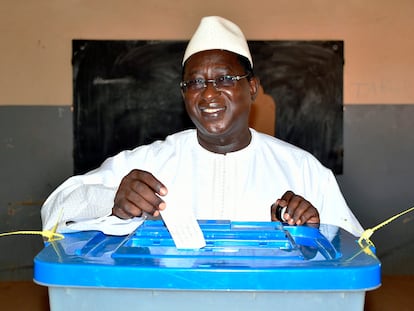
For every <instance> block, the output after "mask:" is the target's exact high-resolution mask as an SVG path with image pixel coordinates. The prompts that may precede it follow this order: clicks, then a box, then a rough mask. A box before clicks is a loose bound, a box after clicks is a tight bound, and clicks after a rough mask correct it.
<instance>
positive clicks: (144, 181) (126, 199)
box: [112, 169, 167, 219]
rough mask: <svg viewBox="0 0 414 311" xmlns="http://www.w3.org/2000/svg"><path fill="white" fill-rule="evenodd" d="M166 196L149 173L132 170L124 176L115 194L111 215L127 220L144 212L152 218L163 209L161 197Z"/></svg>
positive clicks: (162, 187)
mask: <svg viewBox="0 0 414 311" xmlns="http://www.w3.org/2000/svg"><path fill="white" fill-rule="evenodd" d="M166 194H167V187H165V186H164V184H162V183H161V182H160V181H159V180H158V179H156V178H155V177H154V176H153V175H152V174H151V173H149V172H146V171H141V170H137V169H134V170H132V171H131V172H129V174H128V175H126V176H125V177H124V178H123V179H122V181H121V183H120V185H119V188H118V191H117V192H116V195H115V199H114V206H113V208H112V215H115V216H117V217H119V218H123V219H128V218H132V217H137V216H138V217H139V216H142V213H143V212H146V213H148V214H150V215H153V216H154V217H156V216H158V215H159V213H160V210H163V209H164V208H165V202H164V201H163V200H162V198H161V197H162V196H165V195H166Z"/></svg>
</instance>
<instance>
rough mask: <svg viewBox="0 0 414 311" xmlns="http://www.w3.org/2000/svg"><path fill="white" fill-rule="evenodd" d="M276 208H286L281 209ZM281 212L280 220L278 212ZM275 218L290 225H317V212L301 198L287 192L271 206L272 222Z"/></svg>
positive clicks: (318, 220)
mask: <svg viewBox="0 0 414 311" xmlns="http://www.w3.org/2000/svg"><path fill="white" fill-rule="evenodd" d="M278 206H280V207H281V208H282V207H286V209H285V210H284V211H283V209H281V208H279V209H278ZM280 211H283V214H281V215H280V216H281V217H280V218H281V219H280V218H278V212H279V213H280ZM274 218H276V219H277V220H279V221H286V222H287V223H288V224H290V225H303V224H305V223H309V224H310V223H314V224H316V223H319V222H320V219H319V213H318V210H317V209H316V208H315V207H314V206H313V205H312V204H311V203H310V202H309V201H307V200H306V199H304V198H303V197H302V196H299V195H296V194H294V193H293V192H292V191H287V192H286V193H285V194H284V195H283V196H282V198H281V199H279V200H277V201H276V203H275V204H274V206H272V220H273V219H274Z"/></svg>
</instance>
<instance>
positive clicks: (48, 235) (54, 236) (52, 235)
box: [0, 209, 65, 242]
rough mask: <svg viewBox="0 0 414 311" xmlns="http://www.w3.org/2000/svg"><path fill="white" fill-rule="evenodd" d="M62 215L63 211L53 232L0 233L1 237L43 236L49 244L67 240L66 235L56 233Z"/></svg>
mask: <svg viewBox="0 0 414 311" xmlns="http://www.w3.org/2000/svg"><path fill="white" fill-rule="evenodd" d="M62 214H63V209H61V210H60V213H59V217H58V220H57V222H56V224H55V225H54V226H53V228H52V230H43V231H13V232H5V233H0V237H3V236H9V235H18V234H35V235H41V236H43V237H44V238H45V240H46V241H47V242H53V241H58V240H62V239H64V238H65V237H64V235H63V234H60V233H57V232H56V231H57V227H58V224H59V221H60V219H61V218H62Z"/></svg>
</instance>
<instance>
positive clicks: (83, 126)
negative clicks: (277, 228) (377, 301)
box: [72, 40, 344, 174]
mask: <svg viewBox="0 0 414 311" xmlns="http://www.w3.org/2000/svg"><path fill="white" fill-rule="evenodd" d="M72 43H73V44H72V46H73V54H72V65H73V85H74V94H73V95H74V103H73V108H74V118H73V120H74V170H75V172H74V173H75V174H80V173H84V172H86V171H88V170H91V169H93V168H95V167H97V166H99V165H100V164H101V163H102V161H103V160H105V159H106V158H107V157H108V156H112V155H114V154H116V153H117V152H119V151H121V150H124V149H131V148H134V147H136V146H138V145H142V144H147V143H150V142H152V141H154V140H156V139H163V138H165V137H166V136H167V135H168V134H171V133H174V132H177V131H179V130H182V129H186V128H191V127H193V125H192V123H191V121H190V119H189V118H188V116H187V115H186V112H185V108H184V103H183V101H182V98H181V94H180V89H179V82H180V79H181V60H182V56H183V53H184V49H185V47H186V44H187V42H186V41H142V40H73V42H72ZM249 45H250V48H251V53H252V57H253V60H254V71H255V74H256V75H257V76H258V77H259V78H260V81H261V85H262V86H263V89H264V92H265V93H266V94H267V95H270V96H271V97H272V98H273V100H274V102H275V103H276V110H275V114H276V122H275V136H276V137H278V138H281V139H283V140H286V141H288V142H290V143H292V144H294V145H297V146H299V147H301V148H303V149H305V150H308V151H310V152H311V153H312V154H314V155H315V156H316V157H317V158H318V159H319V160H320V161H321V162H322V163H323V164H324V165H325V166H327V167H329V168H331V169H332V170H333V171H334V173H336V174H340V173H342V162H343V91H342V86H343V64H344V57H343V41H249Z"/></svg>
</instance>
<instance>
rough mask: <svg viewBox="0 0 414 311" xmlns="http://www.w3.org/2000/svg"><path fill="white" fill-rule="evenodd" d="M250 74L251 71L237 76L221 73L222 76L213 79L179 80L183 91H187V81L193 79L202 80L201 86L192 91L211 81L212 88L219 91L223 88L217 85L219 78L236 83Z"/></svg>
mask: <svg viewBox="0 0 414 311" xmlns="http://www.w3.org/2000/svg"><path fill="white" fill-rule="evenodd" d="M250 75H251V72H248V73H246V74H244V75H238V76H232V75H222V76H219V77H217V78H215V79H192V80H187V81H181V82H180V88H181V90H182V91H183V92H184V93H185V92H187V91H188V86H187V84H188V83H190V82H194V81H199V82H202V83H203V87H200V88H199V89H195V90H193V91H194V92H196V91H201V90H203V89H205V88H207V83H213V86H214V88H215V89H216V90H217V91H219V90H222V89H223V88H219V87H217V81H219V79H223V78H230V80H231V81H233V82H235V83H236V82H237V81H240V80H241V79H244V78H248V77H249V76H250ZM235 83H234V85H235ZM200 85H201V84H200ZM234 85H233V86H231V87H234Z"/></svg>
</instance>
